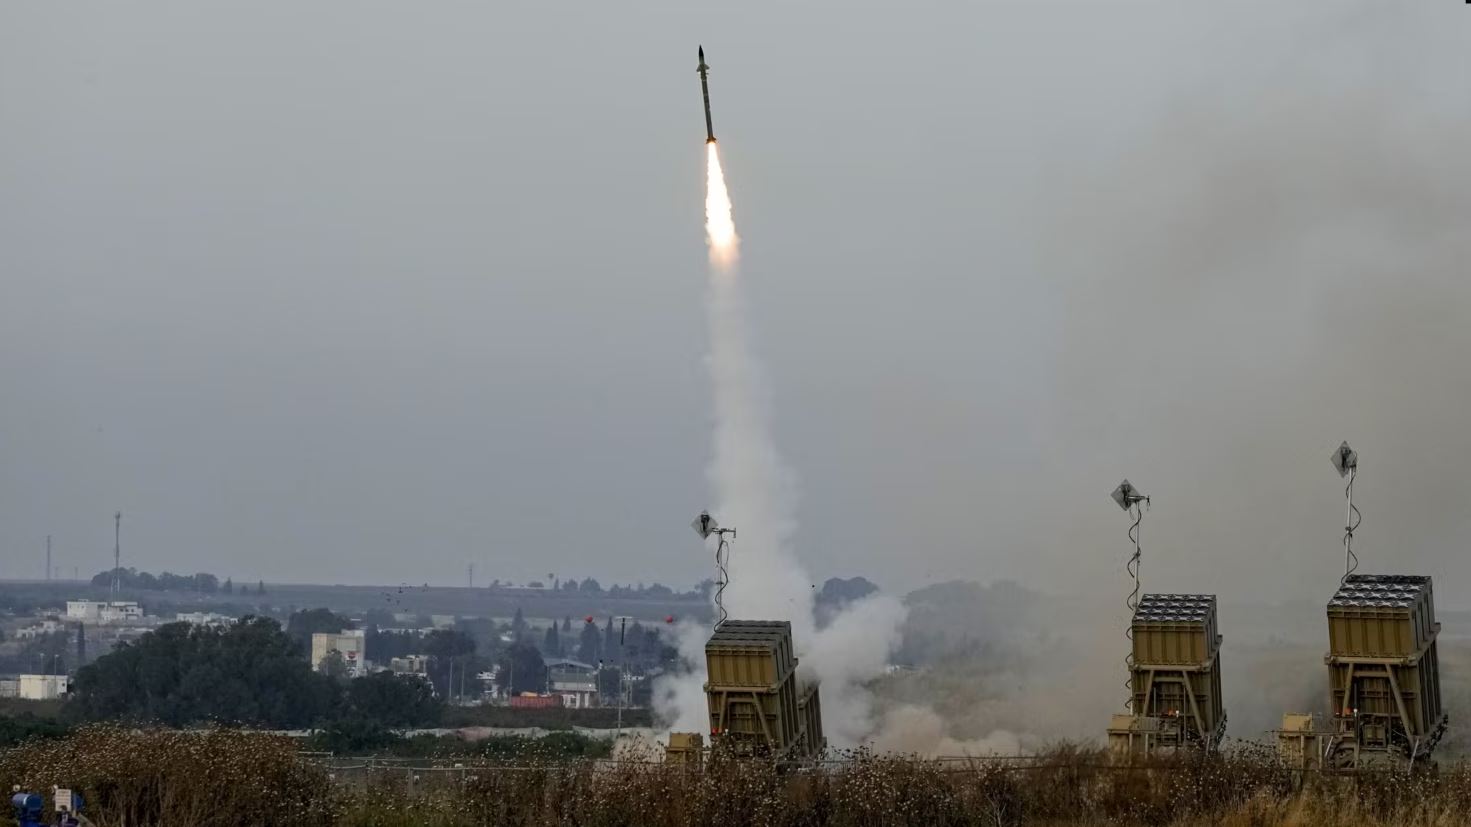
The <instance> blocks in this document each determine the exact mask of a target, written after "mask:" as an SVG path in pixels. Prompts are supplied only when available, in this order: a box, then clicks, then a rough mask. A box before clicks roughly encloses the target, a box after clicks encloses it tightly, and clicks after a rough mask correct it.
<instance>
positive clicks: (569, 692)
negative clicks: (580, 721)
mask: <svg viewBox="0 0 1471 827" xmlns="http://www.w3.org/2000/svg"><path fill="white" fill-rule="evenodd" d="M546 664H547V676H548V681H549V684H550V686H549V689H550V690H551V694H553V695H556V696H558V697H560V698H561V699H562V706H564V707H567V708H568V709H589V708H591V707H594V706H597V705H598V670H597V668H596V667H593V666H590V665H588V664H586V663H582V662H580V661H575V660H570V659H566V658H553V659H551V660H548V661H547V662H546Z"/></svg>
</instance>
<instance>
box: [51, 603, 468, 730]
mask: <svg viewBox="0 0 1471 827" xmlns="http://www.w3.org/2000/svg"><path fill="white" fill-rule="evenodd" d="M64 711H65V713H66V714H67V715H68V716H70V717H72V718H73V719H78V720H123V721H132V722H139V723H145V722H146V723H159V724H165V725H169V726H188V725H195V724H204V723H218V724H230V725H241V726H258V727H271V728H303V727H317V726H325V725H330V724H333V723H335V722H341V721H344V720H353V721H361V722H371V723H373V724H375V725H378V726H383V727H410V726H427V725H430V724H433V723H434V722H435V721H437V720H438V718H439V711H440V701H439V699H438V698H436V697H435V695H434V692H433V689H432V688H431V687H429V686H428V685H426V684H425V683H424V682H423V681H421V680H418V679H416V678H410V677H399V676H396V675H393V674H392V673H388V672H380V673H375V674H372V675H368V676H365V677H361V678H354V679H352V680H341V679H338V678H334V677H332V676H330V675H325V674H322V673H319V672H315V671H313V669H312V665H311V664H310V663H309V662H308V660H307V658H306V652H305V651H304V650H303V648H302V647H301V645H300V643H299V642H298V641H297V640H296V639H294V638H293V637H292V636H291V635H288V634H287V633H286V632H285V631H284V630H282V628H281V626H280V624H278V623H277V622H276V621H275V620H272V619H270V618H264V617H245V618H242V619H241V620H240V622H238V623H235V624H233V625H230V626H223V627H210V626H194V627H191V626H190V625H189V624H185V623H170V624H167V625H165V626H161V627H159V628H158V629H156V630H154V631H151V632H147V633H145V634H144V635H143V636H142V637H141V638H139V639H138V640H137V641H135V642H132V643H120V644H118V646H117V647H116V648H115V649H113V651H112V652H109V653H108V654H106V655H103V656H102V657H100V658H98V659H97V660H96V661H93V662H92V663H91V664H88V665H87V666H84V667H82V668H81V669H80V670H78V671H77V675H76V679H75V680H74V682H73V684H72V687H71V693H70V695H69V697H68V700H67V702H66V706H65V708H64Z"/></svg>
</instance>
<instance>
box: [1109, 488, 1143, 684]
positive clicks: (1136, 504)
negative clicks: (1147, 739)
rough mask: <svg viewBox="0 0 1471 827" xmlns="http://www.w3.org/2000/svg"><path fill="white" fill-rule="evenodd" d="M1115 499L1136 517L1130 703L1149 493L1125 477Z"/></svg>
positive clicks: (1132, 539) (1131, 567)
mask: <svg viewBox="0 0 1471 827" xmlns="http://www.w3.org/2000/svg"><path fill="white" fill-rule="evenodd" d="M1111 496H1112V497H1113V501H1114V502H1116V503H1118V505H1119V508H1122V509H1123V510H1124V511H1125V512H1127V513H1128V514H1129V516H1131V517H1133V518H1134V524H1133V525H1131V526H1129V541H1130V542H1131V543H1133V544H1134V554H1133V555H1132V556H1131V557H1130V558H1129V562H1128V565H1126V566H1125V568H1127V569H1128V570H1129V576H1130V577H1131V578H1133V579H1134V590H1133V591H1132V592H1129V599H1128V600H1127V601H1125V603H1126V604H1127V605H1128V607H1129V626H1128V628H1126V629H1125V630H1124V637H1126V638H1128V639H1129V654H1128V655H1127V656H1126V657H1125V658H1124V666H1125V667H1127V668H1128V670H1129V679H1128V680H1126V681H1124V686H1125V687H1127V688H1128V690H1129V705H1130V706H1131V707H1132V706H1133V702H1134V613H1135V612H1136V611H1138V609H1139V588H1140V582H1139V571H1140V568H1141V567H1142V563H1143V548H1142V547H1141V546H1140V544H1139V534H1140V528H1139V527H1140V525H1142V524H1143V522H1144V509H1146V508H1148V507H1149V495H1148V494H1145V493H1143V492H1141V491H1140V490H1139V489H1137V488H1135V487H1134V484H1133V483H1131V482H1129V481H1128V480H1127V479H1125V480H1124V481H1123V482H1121V483H1119V487H1118V488H1115V489H1114V490H1113V494H1112V495H1111Z"/></svg>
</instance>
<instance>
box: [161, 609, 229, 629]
mask: <svg viewBox="0 0 1471 827" xmlns="http://www.w3.org/2000/svg"><path fill="white" fill-rule="evenodd" d="M174 622H175V623H188V624H189V625H190V626H229V625H230V624H232V623H234V622H235V618H233V617H230V616H229V615H222V614H219V613H217V612H179V613H178V614H176V615H174Z"/></svg>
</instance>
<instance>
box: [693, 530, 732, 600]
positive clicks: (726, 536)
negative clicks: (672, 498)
mask: <svg viewBox="0 0 1471 827" xmlns="http://www.w3.org/2000/svg"><path fill="white" fill-rule="evenodd" d="M691 525H692V526H693V527H694V529H695V533H696V534H698V535H700V536H701V537H704V538H705V539H707V540H708V539H709V538H710V535H712V534H713V535H715V615H716V620H715V628H717V629H719V628H720V626H721V624H723V623H725V620H726V618H727V617H728V615H727V614H726V612H725V600H724V597H725V587H726V585H727V584H729V583H730V570H729V568H728V567H729V566H730V541H731V540H734V539H735V536H736V530H735V529H733V528H722V527H721V526H720V524H719V523H717V522H715V518H714V517H711V516H710V512H708V511H701V512H700V516H698V517H696V518H695V521H694V522H693V523H691Z"/></svg>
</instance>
